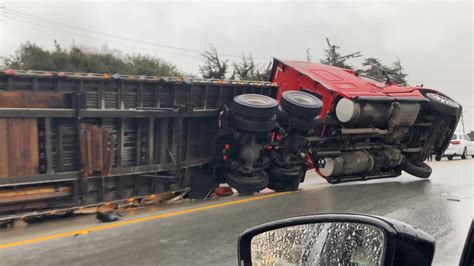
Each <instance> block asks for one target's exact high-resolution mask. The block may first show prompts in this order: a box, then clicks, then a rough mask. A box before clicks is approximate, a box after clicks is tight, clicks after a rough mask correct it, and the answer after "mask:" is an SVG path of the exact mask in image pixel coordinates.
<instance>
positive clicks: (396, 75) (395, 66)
mask: <svg viewBox="0 0 474 266" xmlns="http://www.w3.org/2000/svg"><path fill="white" fill-rule="evenodd" d="M388 74H389V75H390V77H391V78H392V81H393V82H395V83H397V84H399V85H402V86H406V85H407V81H406V77H407V76H408V75H407V74H406V73H404V72H403V67H402V63H401V62H400V58H398V57H397V60H396V61H395V62H393V63H392V66H391V67H390V68H389V69H388Z"/></svg>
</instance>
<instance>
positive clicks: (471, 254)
mask: <svg viewBox="0 0 474 266" xmlns="http://www.w3.org/2000/svg"><path fill="white" fill-rule="evenodd" d="M459 265H460V266H472V265H474V220H473V221H472V222H471V228H470V229H469V234H468V235H467V239H466V243H465V244H464V250H463V252H462V256H461V261H460V262H459Z"/></svg>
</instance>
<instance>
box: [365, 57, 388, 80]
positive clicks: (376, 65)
mask: <svg viewBox="0 0 474 266" xmlns="http://www.w3.org/2000/svg"><path fill="white" fill-rule="evenodd" d="M362 66H364V67H366V69H363V70H360V72H361V73H362V74H364V76H368V77H371V78H374V79H377V80H380V81H382V80H386V77H385V76H384V75H383V70H385V69H386V68H387V67H386V66H385V65H384V64H382V62H380V60H379V59H378V58H375V57H368V58H366V59H364V62H362Z"/></svg>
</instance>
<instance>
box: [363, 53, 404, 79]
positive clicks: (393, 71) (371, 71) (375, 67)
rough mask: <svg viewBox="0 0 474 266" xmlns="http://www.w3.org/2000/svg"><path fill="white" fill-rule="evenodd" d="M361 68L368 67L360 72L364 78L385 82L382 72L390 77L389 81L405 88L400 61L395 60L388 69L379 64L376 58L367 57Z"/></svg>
mask: <svg viewBox="0 0 474 266" xmlns="http://www.w3.org/2000/svg"><path fill="white" fill-rule="evenodd" d="M362 66H364V67H368V68H366V69H365V70H360V72H362V73H363V74H364V75H365V76H368V77H371V78H374V79H377V80H383V81H387V78H386V76H385V75H384V74H383V71H385V73H386V74H387V75H388V76H389V77H390V81H391V82H394V83H396V84H399V85H402V86H406V85H407V82H406V79H405V78H406V76H407V74H405V73H404V72H403V67H402V63H401V62H400V59H399V58H397V60H396V61H395V62H393V64H392V66H390V67H388V66H386V65H384V64H382V63H381V62H380V60H379V59H378V58H374V57H369V58H366V59H365V60H364V62H363V63H362Z"/></svg>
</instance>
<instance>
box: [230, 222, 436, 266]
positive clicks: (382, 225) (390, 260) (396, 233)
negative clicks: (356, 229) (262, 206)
mask: <svg viewBox="0 0 474 266" xmlns="http://www.w3.org/2000/svg"><path fill="white" fill-rule="evenodd" d="M317 223H358V224H366V225H371V226H374V227H377V228H379V229H381V230H382V231H383V232H384V234H385V245H386V246H385V251H384V255H383V258H382V264H383V265H431V262H432V260H433V255H434V250H435V242H434V239H433V238H432V237H431V236H430V235H428V234H427V233H425V232H423V231H421V230H419V229H417V228H415V227H413V226H411V225H408V224H405V223H402V222H399V221H396V220H393V219H389V218H384V217H379V216H372V215H364V214H318V215H308V216H300V217H294V218H288V219H284V220H279V221H274V222H270V223H266V224H262V225H259V226H257V227H254V228H251V229H249V230H246V231H245V232H243V233H242V234H241V235H240V237H239V240H238V259H239V265H245V266H247V265H252V253H251V243H252V239H253V238H254V237H255V236H257V235H259V234H261V233H264V232H267V231H271V230H276V229H280V228H284V227H289V226H297V225H305V224H317Z"/></svg>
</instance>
